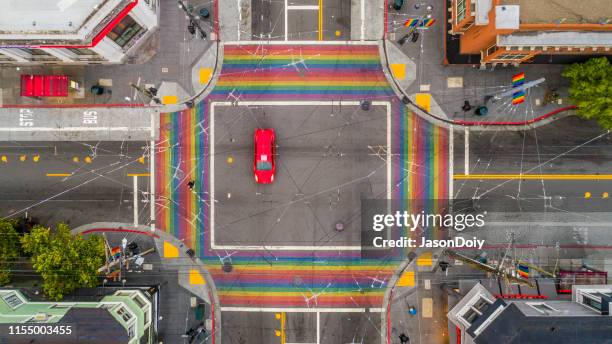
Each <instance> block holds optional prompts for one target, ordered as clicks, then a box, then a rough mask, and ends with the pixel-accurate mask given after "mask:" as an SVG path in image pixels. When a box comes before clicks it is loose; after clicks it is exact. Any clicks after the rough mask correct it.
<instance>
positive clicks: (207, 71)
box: [200, 68, 213, 84]
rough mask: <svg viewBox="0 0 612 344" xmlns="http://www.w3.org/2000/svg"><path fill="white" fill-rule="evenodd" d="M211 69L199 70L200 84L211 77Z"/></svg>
mask: <svg viewBox="0 0 612 344" xmlns="http://www.w3.org/2000/svg"><path fill="white" fill-rule="evenodd" d="M212 74H213V70H212V68H200V84H205V83H207V82H208V80H210V78H211V77H212Z"/></svg>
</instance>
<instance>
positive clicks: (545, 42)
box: [498, 31, 612, 47]
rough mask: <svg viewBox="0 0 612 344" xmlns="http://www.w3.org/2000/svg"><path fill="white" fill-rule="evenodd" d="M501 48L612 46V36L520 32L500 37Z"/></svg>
mask: <svg viewBox="0 0 612 344" xmlns="http://www.w3.org/2000/svg"><path fill="white" fill-rule="evenodd" d="M498 45H499V46H523V47H529V46H547V47H554V46H574V47H576V46H585V47H601V46H607V47H610V46H612V35H611V34H610V32H606V31H533V32H531V31H519V32H515V33H512V34H509V35H500V36H499V38H498Z"/></svg>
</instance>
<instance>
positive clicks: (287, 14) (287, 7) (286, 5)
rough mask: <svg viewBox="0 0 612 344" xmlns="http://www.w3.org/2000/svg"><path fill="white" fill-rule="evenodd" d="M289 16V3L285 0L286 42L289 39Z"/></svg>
mask: <svg viewBox="0 0 612 344" xmlns="http://www.w3.org/2000/svg"><path fill="white" fill-rule="evenodd" d="M288 16H289V5H288V4H287V0H285V42H286V41H288V40H289V21H288V19H287V17H288ZM258 45H259V44H258Z"/></svg>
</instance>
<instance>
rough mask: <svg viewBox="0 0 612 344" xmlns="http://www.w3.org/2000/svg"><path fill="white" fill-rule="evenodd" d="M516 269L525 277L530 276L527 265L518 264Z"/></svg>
mask: <svg viewBox="0 0 612 344" xmlns="http://www.w3.org/2000/svg"><path fill="white" fill-rule="evenodd" d="M516 271H517V272H518V274H519V275H520V276H521V277H523V278H529V267H528V266H527V265H523V264H518V265H517V266H516Z"/></svg>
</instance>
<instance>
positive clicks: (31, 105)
mask: <svg viewBox="0 0 612 344" xmlns="http://www.w3.org/2000/svg"><path fill="white" fill-rule="evenodd" d="M100 107H110V108H117V107H150V106H149V105H146V104H7V105H3V106H0V108H7V109H20V108H42V109H49V108H100Z"/></svg>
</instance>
